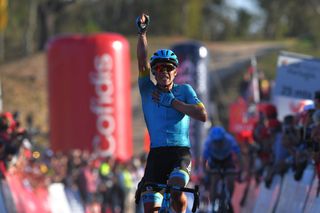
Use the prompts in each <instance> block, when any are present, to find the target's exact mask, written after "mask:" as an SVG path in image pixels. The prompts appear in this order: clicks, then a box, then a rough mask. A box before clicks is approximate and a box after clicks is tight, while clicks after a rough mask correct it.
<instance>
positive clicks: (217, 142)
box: [213, 140, 224, 149]
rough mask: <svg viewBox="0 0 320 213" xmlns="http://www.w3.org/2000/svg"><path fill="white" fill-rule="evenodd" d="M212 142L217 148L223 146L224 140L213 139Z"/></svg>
mask: <svg viewBox="0 0 320 213" xmlns="http://www.w3.org/2000/svg"><path fill="white" fill-rule="evenodd" d="M213 144H214V147H215V148H217V149H219V148H222V147H223V146H224V140H219V141H215V142H214V143H213Z"/></svg>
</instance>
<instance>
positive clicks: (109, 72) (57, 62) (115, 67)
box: [47, 33, 133, 160]
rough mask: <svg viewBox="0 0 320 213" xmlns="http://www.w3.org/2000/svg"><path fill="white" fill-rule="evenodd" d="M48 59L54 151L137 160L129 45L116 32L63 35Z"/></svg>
mask: <svg viewBox="0 0 320 213" xmlns="http://www.w3.org/2000/svg"><path fill="white" fill-rule="evenodd" d="M47 55H48V84H49V109H50V110H49V115H50V142H51V146H52V149H53V150H55V151H58V150H60V151H68V150H71V149H82V150H90V151H92V150H95V149H97V150H99V151H101V152H102V153H103V154H105V155H113V156H115V157H116V158H118V159H120V160H128V159H129V158H131V156H132V149H133V145H132V126H131V119H132V116H131V97H130V52H129V43H128V41H127V40H126V39H125V38H124V37H123V36H121V35H119V34H115V33H101V34H94V35H89V36H80V35H74V36H64V37H57V38H55V39H54V40H52V41H51V42H50V43H49V45H48V54H47Z"/></svg>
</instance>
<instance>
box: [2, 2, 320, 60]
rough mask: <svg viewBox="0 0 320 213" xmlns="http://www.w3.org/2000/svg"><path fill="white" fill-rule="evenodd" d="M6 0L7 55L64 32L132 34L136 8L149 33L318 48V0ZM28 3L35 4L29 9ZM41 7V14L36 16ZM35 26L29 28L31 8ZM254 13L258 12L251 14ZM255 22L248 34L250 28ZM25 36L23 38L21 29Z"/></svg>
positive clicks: (9, 55)
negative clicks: (244, 4)
mask: <svg viewBox="0 0 320 213" xmlns="http://www.w3.org/2000/svg"><path fill="white" fill-rule="evenodd" d="M31 1H32V2H34V3H35V4H28V3H27V2H26V1H25V0H14V1H13V0H11V1H8V3H9V4H8V5H9V11H8V14H9V22H8V27H7V29H6V31H5V33H4V35H5V38H4V40H5V50H6V52H5V56H6V58H7V59H10V58H14V57H20V56H23V55H24V54H26V53H27V52H26V51H25V50H26V49H27V48H26V47H27V46H30V44H28V43H27V42H31V41H30V33H32V32H30V31H28V29H35V32H33V34H34V35H33V34H32V35H31V36H32V38H33V39H34V40H33V41H32V42H34V43H38V44H37V45H36V46H38V47H39V48H40V50H41V49H42V48H43V47H44V46H45V42H46V40H47V39H48V37H51V36H55V35H57V34H61V33H63V34H65V33H92V32H101V31H107V32H117V33H120V34H123V35H125V36H132V35H135V34H136V28H135V24H134V22H135V19H136V17H137V16H138V15H139V14H141V13H142V12H146V13H148V14H149V15H150V17H151V25H150V30H149V34H151V35H155V36H172V35H174V36H184V37H189V38H194V39H200V40H210V41H212V40H248V39H283V38H300V39H304V40H306V41H308V42H310V43H311V44H312V45H311V46H313V48H314V50H315V51H317V49H319V47H320V40H319V37H320V28H319V23H318V20H319V19H320V17H319V16H320V13H319V8H320V2H319V1H315V0H304V1H301V2H300V1H297V0H256V2H257V4H258V5H259V6H260V8H261V9H262V12H261V14H255V15H253V14H251V13H250V12H248V11H246V10H244V9H237V8H233V7H232V5H227V4H226V1H225V0H153V1H150V0H116V1H115V0H81V1H79V0H77V1H76V0H69V1H66V0H30V1H28V2H31ZM30 5H35V6H36V8H34V10H31V9H32V8H30V7H31V6H30ZM39 8H41V9H42V11H43V13H42V16H41V15H40V12H39V11H41V10H39ZM31 11H37V20H38V21H37V22H36V23H37V25H36V26H33V27H32V28H30V27H31V26H30V25H31V24H32V23H33V22H31V21H30V20H31V18H32V13H31ZM258 15H260V16H259V17H257V16H258ZM257 20H259V21H260V22H261V24H260V25H259V26H260V28H257V30H256V32H255V33H254V34H253V33H252V32H251V31H250V29H251V26H252V24H253V23H255V22H256V21H257ZM27 32H28V33H29V37H28V39H27V34H28V33H27Z"/></svg>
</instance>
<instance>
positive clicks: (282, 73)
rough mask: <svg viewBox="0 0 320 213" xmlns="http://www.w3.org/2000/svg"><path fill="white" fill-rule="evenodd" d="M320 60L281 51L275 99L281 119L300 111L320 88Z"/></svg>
mask: <svg viewBox="0 0 320 213" xmlns="http://www.w3.org/2000/svg"><path fill="white" fill-rule="evenodd" d="M319 82H320V60H319V59H316V58H313V57H311V56H307V55H300V54H295V53H288V52H281V54H280V55H279V57H278V62H277V77H276V79H275V88H274V94H273V97H274V100H273V102H274V103H275V105H276V106H277V108H278V112H279V119H280V120H281V119H282V118H283V117H284V116H285V115H288V114H295V113H297V112H299V111H300V110H301V109H302V108H303V106H304V105H306V104H308V103H310V101H311V100H312V99H313V96H314V92H315V91H316V90H319V89H320V84H319Z"/></svg>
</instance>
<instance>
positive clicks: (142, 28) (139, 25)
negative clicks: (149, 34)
mask: <svg viewBox="0 0 320 213" xmlns="http://www.w3.org/2000/svg"><path fill="white" fill-rule="evenodd" d="M144 17H145V22H144V23H141V17H140V16H138V17H137V19H136V26H137V28H138V33H139V34H141V33H144V32H146V31H147V28H148V25H149V23H150V17H149V16H148V15H146V14H144Z"/></svg>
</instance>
